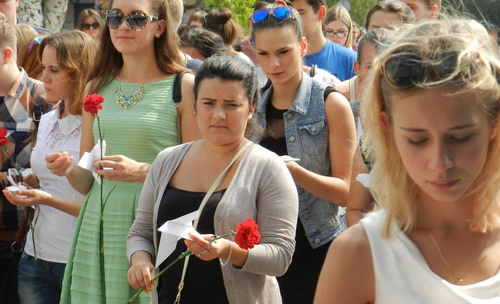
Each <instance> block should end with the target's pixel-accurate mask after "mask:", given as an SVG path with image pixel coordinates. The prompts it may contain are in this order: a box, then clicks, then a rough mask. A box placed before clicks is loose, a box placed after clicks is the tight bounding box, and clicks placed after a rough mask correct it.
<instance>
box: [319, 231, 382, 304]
mask: <svg viewBox="0 0 500 304" xmlns="http://www.w3.org/2000/svg"><path fill="white" fill-rule="evenodd" d="M374 300H375V277H374V272H373V262H372V256H371V251H370V244H369V241H368V236H367V235H366V232H365V230H364V228H363V226H361V224H358V225H356V226H354V227H351V228H349V229H348V230H346V231H345V232H343V233H342V234H341V235H340V236H339V237H338V238H336V239H335V240H334V241H333V242H332V244H331V246H330V249H329V250H328V254H327V256H326V258H325V262H324V264H323V269H322V270H321V274H320V276H319V281H318V285H317V288H316V294H315V297H314V303H315V304H323V303H328V304H330V303H342V304H364V303H373V302H374Z"/></svg>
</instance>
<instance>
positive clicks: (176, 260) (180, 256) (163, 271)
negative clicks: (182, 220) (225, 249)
mask: <svg viewBox="0 0 500 304" xmlns="http://www.w3.org/2000/svg"><path fill="white" fill-rule="evenodd" d="M235 234H236V233H235V232H234V231H230V232H229V233H228V234H226V235H223V236H217V235H214V236H212V238H211V239H210V241H209V242H210V243H212V242H215V241H217V240H219V239H224V238H226V237H228V236H231V237H234V236H235ZM192 254H193V253H192V252H191V251H190V250H189V249H188V250H186V251H184V252H183V253H181V254H180V255H179V256H178V257H177V258H176V259H175V260H173V261H172V262H171V263H170V264H168V265H167V267H165V268H163V269H162V271H160V272H158V274H156V275H155V276H154V277H153V278H152V279H151V282H155V281H156V280H157V279H158V278H159V277H160V276H161V275H162V274H164V273H165V271H167V270H168V269H169V268H170V267H172V266H173V265H174V264H175V263H177V262H178V261H180V260H182V259H183V258H185V257H187V256H189V255H192ZM144 289H146V286H144V287H142V288H141V289H139V290H138V291H137V292H136V293H135V294H134V295H133V296H132V297H131V298H130V299H129V300H128V303H132V302H134V301H135V299H137V297H138V296H139V295H140V294H141V292H143V291H144Z"/></svg>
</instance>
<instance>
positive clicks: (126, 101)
mask: <svg viewBox="0 0 500 304" xmlns="http://www.w3.org/2000/svg"><path fill="white" fill-rule="evenodd" d="M121 89H122V88H121V85H118V87H117V88H116V90H115V100H116V104H117V105H118V106H120V107H121V108H122V109H124V110H128V109H130V108H132V107H133V106H135V105H136V104H137V103H139V102H140V101H141V100H142V98H143V97H144V95H145V94H146V92H147V91H146V85H145V84H141V87H140V88H139V89H138V90H137V91H136V92H135V93H134V94H132V95H125V94H123V92H122V90H121Z"/></svg>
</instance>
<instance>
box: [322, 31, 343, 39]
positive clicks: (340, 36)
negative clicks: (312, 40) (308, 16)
mask: <svg viewBox="0 0 500 304" xmlns="http://www.w3.org/2000/svg"><path fill="white" fill-rule="evenodd" d="M325 36H326V37H335V36H337V37H339V38H344V37H345V36H347V32H344V31H341V32H334V31H325Z"/></svg>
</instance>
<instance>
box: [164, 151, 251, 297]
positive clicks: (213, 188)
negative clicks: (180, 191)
mask: <svg viewBox="0 0 500 304" xmlns="http://www.w3.org/2000/svg"><path fill="white" fill-rule="evenodd" d="M251 144H252V142H251V141H248V142H247V143H246V144H245V145H244V146H243V147H241V148H240V149H239V150H238V152H236V154H235V155H234V156H233V159H232V160H231V162H230V163H229V165H228V166H227V167H226V169H224V171H222V173H221V174H220V175H219V177H217V179H216V180H215V182H214V183H213V184H212V186H211V187H210V189H208V192H207V194H205V197H203V200H202V201H201V204H200V207H199V208H198V217H197V218H196V219H195V220H194V223H193V228H194V229H195V230H196V228H197V227H198V222H199V221H200V216H201V211H202V210H203V208H204V207H205V204H206V203H207V201H208V199H209V198H210V197H211V196H212V193H213V192H214V191H215V189H217V187H218V186H219V184H220V182H221V181H222V180H223V179H224V176H225V175H226V173H227V171H228V170H229V168H231V166H232V165H233V163H234V162H235V161H236V160H237V159H238V158H239V157H240V155H241V154H242V153H243V152H245V150H246V149H247V148H248V147H249V146H250V145H251ZM189 257H190V256H189V255H188V256H187V257H185V258H184V267H183V268H182V276H181V281H180V283H179V286H178V292H177V296H176V297H175V302H174V304H178V303H179V301H180V300H181V291H182V289H183V288H184V277H185V276H186V269H187V266H188V263H189Z"/></svg>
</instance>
